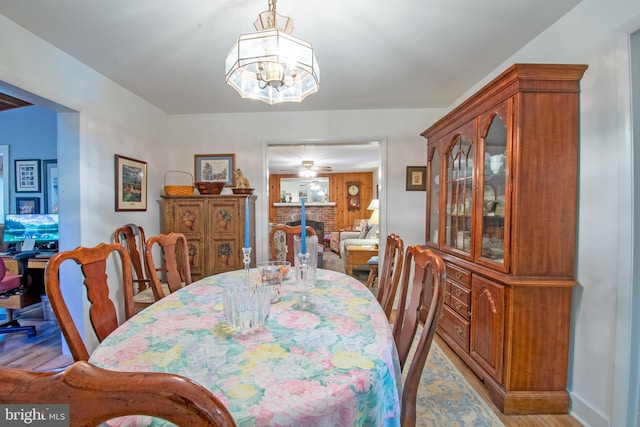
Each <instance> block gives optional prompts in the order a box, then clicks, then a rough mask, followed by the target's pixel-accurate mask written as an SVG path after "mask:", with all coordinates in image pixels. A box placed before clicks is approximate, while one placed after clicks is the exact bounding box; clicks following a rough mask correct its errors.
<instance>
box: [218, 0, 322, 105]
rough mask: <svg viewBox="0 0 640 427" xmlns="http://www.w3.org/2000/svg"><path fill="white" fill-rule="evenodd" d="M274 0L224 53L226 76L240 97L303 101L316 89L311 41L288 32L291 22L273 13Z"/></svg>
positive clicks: (318, 77) (291, 26)
mask: <svg viewBox="0 0 640 427" xmlns="http://www.w3.org/2000/svg"><path fill="white" fill-rule="evenodd" d="M276 1H277V0H269V10H267V11H264V12H262V13H260V15H258V19H256V21H255V22H254V23H253V26H254V27H255V29H256V30H257V32H256V33H251V34H242V35H241V36H240V37H239V38H238V41H237V42H236V44H234V45H233V47H232V48H231V50H230V51H229V53H228V54H227V59H226V66H225V78H226V81H227V84H228V85H229V86H231V87H233V88H234V89H235V90H236V91H237V92H238V93H239V94H240V96H241V97H243V98H250V99H257V100H259V101H263V102H266V103H267V104H271V105H273V104H278V103H281V102H302V100H304V99H305V98H306V97H307V96H309V95H311V94H313V93H316V92H317V91H318V87H319V86H318V84H319V80H320V70H319V69H318V62H317V61H316V57H315V54H314V53H313V48H312V47H311V44H310V43H307V42H306V41H304V40H300V39H298V38H296V37H293V36H292V35H291V32H292V31H293V21H292V20H291V18H289V17H287V16H282V15H279V14H278V13H276Z"/></svg>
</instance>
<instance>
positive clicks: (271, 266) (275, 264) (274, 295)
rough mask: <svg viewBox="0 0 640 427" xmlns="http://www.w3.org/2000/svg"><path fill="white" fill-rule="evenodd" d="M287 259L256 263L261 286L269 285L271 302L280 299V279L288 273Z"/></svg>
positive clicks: (288, 264)
mask: <svg viewBox="0 0 640 427" xmlns="http://www.w3.org/2000/svg"><path fill="white" fill-rule="evenodd" d="M290 267H291V263H290V262H289V261H264V262H259V263H258V270H259V271H260V278H261V280H262V285H263V286H269V287H271V303H272V304H273V303H275V302H278V301H280V295H281V288H282V281H283V280H284V278H285V276H286V275H287V274H288V273H289V268H290Z"/></svg>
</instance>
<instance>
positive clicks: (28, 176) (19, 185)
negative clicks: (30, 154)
mask: <svg viewBox="0 0 640 427" xmlns="http://www.w3.org/2000/svg"><path fill="white" fill-rule="evenodd" d="M15 166H16V168H15V169H16V193H39V192H40V160H37V159H35V160H16V162H15Z"/></svg>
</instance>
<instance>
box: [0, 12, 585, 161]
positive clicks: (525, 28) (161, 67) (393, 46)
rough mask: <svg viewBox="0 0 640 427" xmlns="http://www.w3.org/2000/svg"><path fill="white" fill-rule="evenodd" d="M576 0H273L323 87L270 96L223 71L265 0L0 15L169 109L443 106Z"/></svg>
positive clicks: (196, 111)
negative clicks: (245, 93) (306, 49)
mask: <svg viewBox="0 0 640 427" xmlns="http://www.w3.org/2000/svg"><path fill="white" fill-rule="evenodd" d="M579 2H580V0H482V1H478V0H455V1H453V0H395V1H388V2H383V1H381V0H280V1H279V2H278V3H277V11H278V13H280V14H281V15H285V16H289V17H291V18H292V19H293V21H294V24H295V28H294V30H293V35H294V36H296V37H299V38H301V39H304V40H306V41H308V42H310V43H311V44H312V45H313V47H314V50H315V52H316V57H317V60H318V63H319V66H320V91H319V92H318V93H317V94H314V95H311V96H310V97H309V98H307V99H306V100H305V101H304V102H303V103H302V104H280V105H275V106H269V105H267V104H264V103H261V102H258V101H251V100H244V99H241V98H240V97H239V95H238V94H237V93H236V92H235V91H234V90H233V89H232V88H231V87H230V86H227V85H226V84H225V81H224V58H225V56H226V54H227V52H228V51H229V49H230V48H231V46H232V45H233V44H234V42H235V40H236V39H237V37H238V35H240V34H242V33H251V32H254V28H253V21H254V20H255V19H256V17H257V16H258V14H259V13H260V12H262V11H264V10H267V9H268V1H267V0H208V1H207V0H55V1H52V0H27V1H25V0H0V14H2V15H4V16H6V17H7V18H9V19H11V20H12V21H14V22H16V23H17V24H18V25H21V26H22V27H24V28H26V29H27V30H29V31H30V32H32V33H34V34H36V35H38V36H40V37H41V38H43V39H44V40H46V41H48V42H49V43H51V44H52V45H54V46H56V47H58V48H60V49H61V50H63V51H65V52H67V53H68V54H69V55H71V56H73V57H75V58H76V59H78V60H80V61H81V62H83V63H85V64H87V65H88V66H90V67H92V68H93V69H95V70H97V71H98V72H100V73H101V74H103V75H105V76H107V77H109V78H110V79H111V80H113V81H115V82H117V83H119V84H120V85H122V86H123V87H125V88H127V89H128V90H130V91H131V92H134V93H136V94H138V95H139V96H140V97H142V98H144V99H146V100H147V101H149V102H150V103H152V104H154V105H155V106H157V107H158V108H160V109H162V110H163V111H165V112H166V113H168V114H206V113H235V112H237V113H241V112H268V111H312V110H358V109H392V108H432V107H434V108H444V107H448V106H449V105H450V104H451V103H452V102H454V101H455V100H456V99H457V98H458V97H460V96H461V95H462V94H463V93H464V92H465V91H467V90H468V89H469V88H470V87H471V86H472V85H473V84H474V83H476V82H477V81H479V80H481V79H482V78H483V77H484V76H485V75H487V74H488V73H489V72H491V71H492V70H493V69H495V68H496V67H497V66H498V65H500V64H501V63H502V62H504V61H505V60H506V59H507V58H508V57H510V56H511V55H512V54H513V53H515V52H516V51H517V50H518V49H519V48H521V47H522V46H523V45H525V44H526V43H527V42H529V41H530V40H531V39H532V38H534V37H535V36H536V35H537V34H539V33H540V32H541V31H543V30H544V29H545V28H547V27H548V26H549V25H551V24H552V23H553V22H555V21H556V20H557V19H558V18H560V17H561V16H562V15H564V14H565V13H567V12H568V11H569V10H571V9H572V8H573V7H575V6H576V5H577V4H578V3H579ZM5 42H6V41H5ZM339 152H340V151H339V150H338V149H337V148H336V147H334V150H333V151H332V152H330V153H338V154H339ZM327 156H328V157H327V158H324V159H320V158H319V157H318V158H316V159H317V163H333V164H332V166H333V165H334V164H336V161H337V160H336V159H335V158H334V156H332V155H330V154H327ZM301 160H302V159H301ZM270 163H271V156H270Z"/></svg>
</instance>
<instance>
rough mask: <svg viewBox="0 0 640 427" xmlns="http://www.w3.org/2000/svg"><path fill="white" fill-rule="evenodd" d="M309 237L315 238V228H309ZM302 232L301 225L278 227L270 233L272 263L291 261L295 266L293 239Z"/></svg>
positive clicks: (307, 228)
mask: <svg viewBox="0 0 640 427" xmlns="http://www.w3.org/2000/svg"><path fill="white" fill-rule="evenodd" d="M306 230H307V236H315V235H316V231H315V230H314V229H313V227H310V226H307V227H306ZM301 232H302V226H301V225H276V226H274V227H273V228H272V229H271V232H270V233H269V249H270V252H271V260H272V261H289V262H290V263H291V265H295V258H294V256H295V254H294V253H293V252H294V251H293V238H294V236H299V235H300V233H301Z"/></svg>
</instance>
